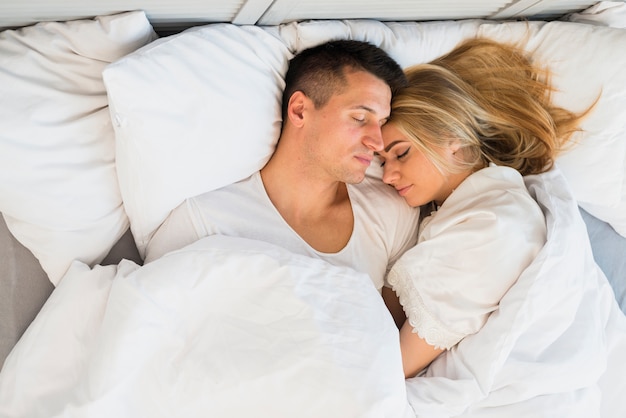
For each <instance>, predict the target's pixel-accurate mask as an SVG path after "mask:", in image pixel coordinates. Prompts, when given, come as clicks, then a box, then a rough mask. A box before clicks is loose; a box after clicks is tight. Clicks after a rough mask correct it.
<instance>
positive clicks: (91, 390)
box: [0, 170, 626, 418]
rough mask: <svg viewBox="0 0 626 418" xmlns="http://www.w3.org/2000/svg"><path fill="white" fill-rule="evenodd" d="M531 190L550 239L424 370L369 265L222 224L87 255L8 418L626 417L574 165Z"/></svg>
mask: <svg viewBox="0 0 626 418" xmlns="http://www.w3.org/2000/svg"><path fill="white" fill-rule="evenodd" d="M528 186H529V189H530V190H531V192H532V193H533V194H534V195H536V198H537V200H538V201H539V202H540V204H541V205H542V207H543V209H544V212H545V214H546V219H547V222H548V243H547V244H546V246H545V248H544V249H543V250H542V251H541V253H540V254H539V255H538V257H537V259H536V260H535V261H534V262H533V264H532V265H531V266H530V267H529V268H528V269H527V270H526V271H525V272H524V274H523V275H522V276H521V277H520V279H519V280H518V282H517V283H516V284H515V285H514V286H513V287H512V288H511V290H510V291H509V292H508V293H507V295H506V296H505V298H504V299H503V300H502V302H501V305H500V309H499V310H498V311H497V312H496V313H494V314H493V315H492V316H491V317H490V319H489V321H488V322H487V324H486V325H485V327H484V328H483V329H482V330H481V331H480V332H479V333H477V334H475V335H473V336H470V337H468V338H466V339H464V340H463V341H462V342H461V343H460V344H459V345H458V346H457V347H456V348H455V349H453V350H451V351H450V352H448V353H445V354H444V355H442V356H440V357H439V358H438V359H437V360H436V361H435V362H434V363H433V364H432V365H431V367H430V368H429V369H428V371H427V372H426V373H425V374H424V375H422V376H420V377H417V378H413V379H409V380H407V381H406V382H405V381H404V379H403V377H402V366H401V360H400V352H399V348H398V342H397V339H398V333H397V330H396V329H395V326H394V325H393V322H392V320H391V318H390V316H389V314H388V313H387V312H386V309H385V307H384V304H383V303H382V301H381V298H380V296H379V294H378V293H377V292H376V290H375V289H374V286H373V285H372V284H371V281H370V280H369V278H368V277H366V276H364V275H361V274H358V273H356V272H355V271H353V270H351V269H347V268H339V267H334V266H331V265H329V264H327V263H325V262H322V261H320V260H314V259H310V258H307V257H303V256H297V255H294V254H292V253H290V252H289V251H287V250H285V249H281V248H278V247H275V246H271V245H269V244H265V243H262V242H257V241H251V240H244V239H240V238H228V237H220V236H214V237H208V238H205V239H202V240H200V241H198V242H197V243H195V244H193V245H191V246H189V247H187V248H185V249H183V250H180V251H176V252H174V253H171V254H169V255H167V256H165V257H163V258H162V259H159V260H156V261H155V262H153V263H150V264H148V265H146V266H143V267H139V266H137V265H135V264H134V263H131V262H127V261H124V262H122V263H121V264H120V265H119V266H108V267H97V268H95V269H93V270H90V269H89V268H87V267H86V266H85V265H83V264H80V263H75V264H74V265H73V267H72V268H71V269H70V271H69V273H68V274H67V276H66V277H65V278H64V279H63V280H62V282H61V283H60V285H59V286H58V287H57V289H56V290H55V291H54V293H53V294H52V296H51V298H50V299H49V301H48V302H47V303H46V305H45V306H44V308H43V310H42V311H41V313H40V314H39V316H38V317H37V318H36V319H35V321H34V322H33V324H32V325H31V326H30V328H29V329H28V330H27V332H26V334H25V335H24V336H23V338H22V339H21V340H20V342H19V343H18V345H17V346H16V347H15V349H14V350H13V352H12V353H11V355H10V356H9V358H8V359H7V361H6V362H5V364H4V367H3V369H2V372H1V373H0V416H1V417H20V418H24V417H46V418H50V417H107V418H110V417H133V418H134V417H150V418H154V417H173V416H175V417H196V416H197V417H201V416H202V417H205V416H210V417H255V418H263V417H268V418H269V417H272V418H280V417H289V418H293V417H298V418H300V417H342V418H346V417H393V418H398V417H413V416H418V417H453V416H465V417H492V416H493V417H499V418H501V417H507V418H511V417H529V416H532V417H542V416H545V417H551V418H553V417H567V418H572V417H581V418H582V417H584V418H589V417H599V416H602V417H611V418H613V417H615V418H623V417H624V416H626V413H625V412H626V402H624V400H623V399H622V398H623V394H625V393H626V379H625V377H626V318H625V317H624V315H623V314H622V313H621V311H620V310H619V308H618V307H617V304H616V302H615V300H614V298H613V293H612V290H611V288H610V286H609V285H608V283H607V281H606V279H605V277H604V276H603V274H602V273H601V271H600V269H599V268H597V266H596V265H595V263H594V262H593V260H592V258H591V250H590V248H589V244H588V240H587V237H586V233H585V227H584V223H583V221H582V219H581V218H580V215H579V213H578V209H577V207H576V205H575V203H574V201H573V200H572V199H571V195H570V193H569V190H568V189H567V187H566V184H565V182H564V180H563V178H562V176H561V175H560V174H559V173H558V171H556V170H555V171H553V172H551V173H547V174H545V175H541V176H534V177H530V178H528ZM600 411H602V413H601V412H600Z"/></svg>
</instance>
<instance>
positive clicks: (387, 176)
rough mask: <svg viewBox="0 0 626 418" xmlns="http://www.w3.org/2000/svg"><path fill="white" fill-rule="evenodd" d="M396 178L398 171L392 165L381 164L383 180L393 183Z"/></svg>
mask: <svg viewBox="0 0 626 418" xmlns="http://www.w3.org/2000/svg"><path fill="white" fill-rule="evenodd" d="M396 180H398V171H397V170H394V168H393V165H391V164H389V163H385V165H384V166H383V182H384V183H387V184H391V185H393V184H394V183H395V182H396Z"/></svg>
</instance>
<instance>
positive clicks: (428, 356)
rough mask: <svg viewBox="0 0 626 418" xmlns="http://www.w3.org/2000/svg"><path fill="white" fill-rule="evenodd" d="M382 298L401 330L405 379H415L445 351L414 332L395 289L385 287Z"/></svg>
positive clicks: (401, 349)
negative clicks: (414, 377)
mask: <svg viewBox="0 0 626 418" xmlns="http://www.w3.org/2000/svg"><path fill="white" fill-rule="evenodd" d="M382 296H383V300H384V301H385V304H386V305H387V309H389V312H390V313H391V316H392V317H393V320H394V321H395V323H396V326H397V327H398V329H399V330H400V351H401V353H402V368H403V369H404V377H405V378H409V377H413V376H415V375H417V374H418V373H419V372H421V371H422V370H423V369H424V368H425V367H426V366H428V365H429V364H430V363H431V362H432V361H433V360H434V359H435V358H436V357H437V356H438V355H439V354H441V353H442V352H443V351H444V350H443V349H438V348H435V347H433V346H432V345H430V344H428V343H427V342H426V341H425V340H423V339H422V338H420V336H419V335H417V334H416V333H414V332H413V327H412V326H411V324H410V323H409V321H408V320H407V319H406V315H405V314H404V309H403V308H402V305H401V304H400V299H398V296H397V295H396V292H394V291H393V289H391V288H389V287H386V286H385V287H383V290H382Z"/></svg>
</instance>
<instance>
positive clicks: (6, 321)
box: [0, 216, 54, 363]
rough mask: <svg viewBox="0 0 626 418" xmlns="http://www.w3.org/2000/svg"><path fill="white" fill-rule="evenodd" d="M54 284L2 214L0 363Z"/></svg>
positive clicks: (0, 225)
mask: <svg viewBox="0 0 626 418" xmlns="http://www.w3.org/2000/svg"><path fill="white" fill-rule="evenodd" d="M53 289H54V286H52V283H50V281H49V280H48V276H46V273H44V271H43V270H42V268H41V266H40V265H39V262H38V261H37V259H36V258H35V257H34V256H33V254H32V253H31V252H30V251H29V250H27V249H26V248H25V247H24V246H22V245H21V244H20V243H19V242H18V241H17V240H16V239H15V238H14V237H13V235H11V233H10V232H9V230H8V229H7V226H6V223H5V222H4V217H2V216H0V362H1V363H4V359H5V358H6V356H7V355H8V354H9V352H10V351H11V349H12V348H13V346H14V345H15V343H16V342H17V340H18V339H19V338H20V336H21V335H22V333H23V332H24V331H25V330H26V328H27V327H28V325H29V324H30V323H31V321H32V320H33V319H34V318H35V316H36V315H37V312H39V309H41V306H42V305H43V304H44V302H45V301H46V299H47V298H48V296H49V295H50V293H51V292H52V290H53Z"/></svg>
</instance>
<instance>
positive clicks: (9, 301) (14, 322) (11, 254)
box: [0, 214, 140, 365]
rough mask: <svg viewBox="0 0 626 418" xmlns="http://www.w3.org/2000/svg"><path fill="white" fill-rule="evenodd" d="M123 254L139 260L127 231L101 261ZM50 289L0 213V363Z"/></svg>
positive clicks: (114, 259) (116, 259) (110, 261)
mask: <svg viewBox="0 0 626 418" xmlns="http://www.w3.org/2000/svg"><path fill="white" fill-rule="evenodd" d="M122 258H126V259H130V260H133V261H135V262H137V263H140V257H139V253H138V251H137V247H136V246H135V244H134V241H133V237H132V235H131V234H130V231H128V232H127V233H126V234H125V235H124V236H123V237H122V238H121V239H120V241H119V242H118V243H117V244H116V245H115V246H114V247H113V249H112V250H111V252H110V253H109V255H107V257H106V258H105V259H104V260H103V262H102V264H117V263H118V262H119V261H120V260H121V259H122ZM53 290H54V286H53V285H52V283H50V281H49V280H48V277H47V276H46V274H45V273H44V271H43V270H42V268H41V266H40V265H39V262H38V261H37V259H36V258H35V256H33V254H32V253H31V252H30V251H29V250H27V249H26V248H25V247H24V246H23V245H22V244H20V243H19V242H18V241H17V240H16V239H15V238H14V237H13V235H12V234H11V233H10V232H9V230H8V229H7V226H6V223H5V222H4V217H2V216H1V214H0V365H1V364H3V363H4V359H5V358H6V356H7V355H8V354H9V352H10V351H11V349H12V348H13V346H14V345H15V343H16V342H17V340H18V339H19V338H20V336H21V335H22V334H23V333H24V331H25V330H26V328H27V327H28V325H30V323H31V322H32V321H33V319H35V316H36V315H37V312H39V310H40V309H41V307H42V306H43V304H44V303H45V301H46V299H47V298H48V296H50V293H51V292H52V291H53Z"/></svg>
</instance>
